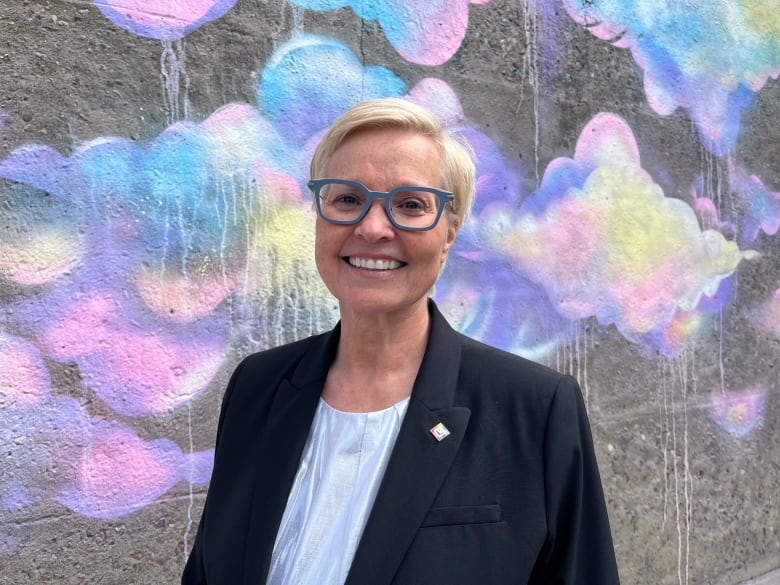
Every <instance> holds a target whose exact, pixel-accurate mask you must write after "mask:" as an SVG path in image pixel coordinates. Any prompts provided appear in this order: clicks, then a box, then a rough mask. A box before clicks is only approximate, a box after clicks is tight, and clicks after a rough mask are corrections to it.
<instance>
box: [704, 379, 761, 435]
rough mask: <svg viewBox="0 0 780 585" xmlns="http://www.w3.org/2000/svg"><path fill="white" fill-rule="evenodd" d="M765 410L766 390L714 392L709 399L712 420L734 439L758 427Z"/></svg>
mask: <svg viewBox="0 0 780 585" xmlns="http://www.w3.org/2000/svg"><path fill="white" fill-rule="evenodd" d="M765 409H766V390H765V389H763V388H749V389H746V390H744V391H741V392H733V391H726V392H720V391H715V392H713V393H712V395H711V397H710V414H711V417H712V420H713V421H715V423H716V424H717V425H718V426H719V427H720V428H722V429H723V430H725V431H726V432H727V433H728V434H729V435H731V436H732V437H735V438H741V437H744V436H746V435H748V434H749V433H750V432H751V431H753V430H754V429H756V428H757V427H758V426H760V424H761V422H762V421H763V418H764V411H765Z"/></svg>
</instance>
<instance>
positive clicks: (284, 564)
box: [267, 397, 409, 585]
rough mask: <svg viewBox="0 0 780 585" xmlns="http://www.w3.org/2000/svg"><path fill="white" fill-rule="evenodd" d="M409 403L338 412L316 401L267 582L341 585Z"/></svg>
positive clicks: (297, 584) (298, 584) (350, 563)
mask: <svg viewBox="0 0 780 585" xmlns="http://www.w3.org/2000/svg"><path fill="white" fill-rule="evenodd" d="M408 406H409V398H408V397H407V398H405V399H404V400H402V401H401V402H399V403H397V404H395V405H393V406H391V407H389V408H386V409H384V410H380V411H377V412H342V411H339V410H336V409H334V408H333V407H331V406H330V405H328V404H327V403H326V402H325V401H324V400H322V399H320V403H319V405H318V406H317V411H316V413H315V415H314V421H313V422H312V426H311V430H310V431H309V437H308V439H307V441H306V447H305V448H304V451H303V456H302V458H301V463H300V466H299V467H298V473H297V474H296V475H295V481H294V483H293V487H292V490H291V491H290V495H289V496H288V498H287V507H286V508H285V510H284V515H283V516H282V522H281V525H280V526H279V532H278V534H277V535H276V543H275V544H274V550H273V554H272V556H271V568H270V570H269V573H268V581H267V585H290V584H291V583H295V585H343V584H344V581H345V580H346V578H347V573H349V568H350V566H351V565H352V559H353V557H354V556H355V550H356V549H357V545H358V542H359V541H360V537H361V535H362V534H363V528H364V527H365V525H366V520H367V519H368V515H369V513H370V512H371V507H372V506H373V504H374V498H375V497H376V492H377V490H378V489H379V484H380V483H381V481H382V477H383V476H384V473H385V468H386V467H387V461H388V459H389V458H390V453H391V452H392V450H393V446H394V445H395V440H396V437H397V436H398V431H399V430H400V428H401V422H402V421H403V418H404V415H405V414H406V409H407V407H408Z"/></svg>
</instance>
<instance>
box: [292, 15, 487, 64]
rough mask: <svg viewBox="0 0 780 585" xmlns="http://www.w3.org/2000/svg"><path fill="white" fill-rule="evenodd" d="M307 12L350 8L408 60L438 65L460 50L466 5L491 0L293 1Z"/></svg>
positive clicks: (467, 21) (467, 20) (467, 16)
mask: <svg viewBox="0 0 780 585" xmlns="http://www.w3.org/2000/svg"><path fill="white" fill-rule="evenodd" d="M293 2H294V3H295V4H296V5H297V6H300V7H301V8H307V9H309V10H337V9H339V8H351V9H352V10H354V11H355V13H356V14H357V15H358V16H359V17H360V18H362V19H365V20H369V21H377V22H379V25H380V26H381V27H382V30H383V31H384V33H385V36H386V37H387V40H388V41H390V44H391V45H393V47H394V48H395V50H396V51H398V53H399V54H400V55H401V56H402V57H403V58H404V59H406V60H407V61H411V62H412V63H418V64H420V65H441V64H442V63H446V62H447V61H449V60H450V59H451V58H452V56H453V55H454V54H455V52H456V51H457V50H458V49H459V48H460V45H461V43H462V42H463V38H464V37H465V36H466V29H467V28H468V23H469V5H470V4H486V3H488V2H490V0H429V1H427V2H416V1H415V0H377V1H374V2H362V1H360V0H293Z"/></svg>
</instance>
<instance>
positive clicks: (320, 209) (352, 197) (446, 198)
mask: <svg viewBox="0 0 780 585" xmlns="http://www.w3.org/2000/svg"><path fill="white" fill-rule="evenodd" d="M309 189H311V190H312V193H314V201H315V203H316V204H317V213H319V215H320V217H321V218H322V219H324V220H325V221H329V222H330V223H337V224H341V225H350V224H355V223H358V222H359V221H360V220H361V219H363V218H364V217H365V216H366V214H367V213H368V210H369V209H370V208H371V202H372V201H373V200H374V199H383V200H384V202H385V211H386V212H387V216H388V217H389V218H390V221H391V222H392V224H393V225H394V226H395V227H397V228H398V229H402V230H409V231H414V232H422V231H425V230H429V229H432V228H433V227H434V226H435V225H436V223H437V222H438V221H439V218H440V217H441V213H442V210H443V209H444V206H445V205H446V204H447V203H448V202H450V201H453V199H454V197H453V195H452V193H450V192H449V191H442V190H441V189H434V188H433V187H416V186H411V185H403V186H401V187H396V188H395V189H393V190H392V191H387V192H385V191H371V190H369V189H368V188H367V187H366V186H365V185H363V184H362V183H358V182H357V181H347V180H343V179H313V180H311V181H309Z"/></svg>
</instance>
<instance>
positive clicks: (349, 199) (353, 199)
mask: <svg viewBox="0 0 780 585" xmlns="http://www.w3.org/2000/svg"><path fill="white" fill-rule="evenodd" d="M333 203H334V204H336V205H362V202H361V200H360V198H359V197H358V195H357V194H356V193H341V194H340V195H336V196H335V197H334V198H333Z"/></svg>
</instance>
